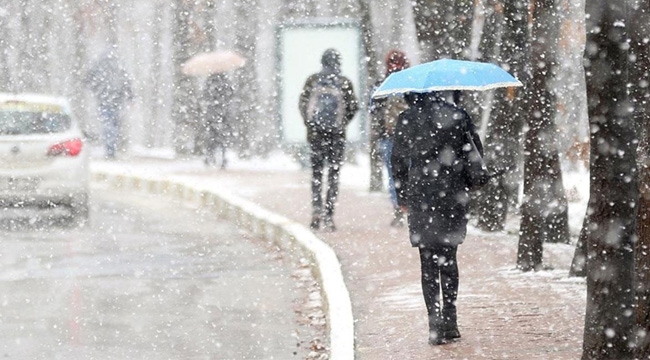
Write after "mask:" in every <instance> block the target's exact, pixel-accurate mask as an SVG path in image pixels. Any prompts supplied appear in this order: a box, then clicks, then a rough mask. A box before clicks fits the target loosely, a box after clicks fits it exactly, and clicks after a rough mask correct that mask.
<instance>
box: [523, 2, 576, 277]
mask: <svg viewBox="0 0 650 360" xmlns="http://www.w3.org/2000/svg"><path fill="white" fill-rule="evenodd" d="M557 32H558V31H557V15H556V11H555V1H554V0H536V1H535V2H534V9H533V29H532V35H531V38H532V43H531V61H530V63H531V64H534V66H532V69H531V72H532V77H531V80H530V82H529V86H528V87H527V89H526V98H527V99H528V103H527V104H528V111H527V121H528V127H529V129H528V131H527V132H526V135H525V138H524V154H525V162H524V201H523V205H522V219H521V228H520V232H519V233H520V237H519V247H518V253H517V267H518V268H519V269H521V270H523V271H530V270H540V269H541V266H542V255H543V251H544V248H543V244H544V242H545V241H553V242H563V243H568V242H569V221H568V204H567V199H566V195H565V193H564V186H563V184H562V171H561V169H560V158H559V156H558V152H557V147H556V144H555V137H556V133H557V132H556V129H555V124H554V122H553V117H554V114H555V101H554V96H555V94H554V93H553V92H552V91H551V89H550V87H549V80H550V79H551V77H552V76H553V69H554V67H555V59H554V51H555V49H556V41H557V36H556V35H557Z"/></svg>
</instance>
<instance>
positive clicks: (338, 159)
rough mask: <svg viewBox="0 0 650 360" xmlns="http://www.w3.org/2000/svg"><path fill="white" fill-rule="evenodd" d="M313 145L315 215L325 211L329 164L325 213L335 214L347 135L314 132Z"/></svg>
mask: <svg viewBox="0 0 650 360" xmlns="http://www.w3.org/2000/svg"><path fill="white" fill-rule="evenodd" d="M309 145H310V147H311V170H312V178H311V194H312V198H311V202H312V207H313V211H314V215H318V216H320V215H321V213H322V211H323V197H322V194H321V193H322V190H323V172H324V170H325V166H327V197H326V199H325V208H324V210H325V215H326V216H329V217H331V216H332V215H333V214H334V205H335V203H336V198H337V196H338V194H339V172H340V170H341V166H342V165H343V153H344V150H345V136H344V135H342V134H328V133H325V134H313V135H312V136H311V138H310V142H309Z"/></svg>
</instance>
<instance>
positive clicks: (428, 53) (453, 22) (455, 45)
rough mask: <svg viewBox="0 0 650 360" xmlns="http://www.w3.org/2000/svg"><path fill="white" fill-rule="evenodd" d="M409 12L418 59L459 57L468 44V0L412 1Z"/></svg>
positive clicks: (471, 4) (470, 7)
mask: <svg viewBox="0 0 650 360" xmlns="http://www.w3.org/2000/svg"><path fill="white" fill-rule="evenodd" d="M412 4H413V15H414V17H415V28H416V29H415V30H416V32H417V37H418V41H419V42H420V49H421V50H422V62H426V61H432V60H436V59H440V58H452V59H463V58H466V51H467V48H468V47H469V42H470V37H471V30H472V19H473V15H474V11H473V7H474V2H473V1H472V0H442V1H436V0H415V1H413V2H412Z"/></svg>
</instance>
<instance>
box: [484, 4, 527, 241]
mask: <svg viewBox="0 0 650 360" xmlns="http://www.w3.org/2000/svg"><path fill="white" fill-rule="evenodd" d="M502 6H503V13H504V15H503V16H504V20H505V21H504V23H505V24H504V29H503V36H502V41H501V44H502V45H501V50H500V54H501V56H500V58H499V59H498V63H499V64H500V65H501V67H503V68H505V69H509V70H510V72H511V73H512V74H513V75H514V76H515V77H517V78H518V79H519V80H520V81H522V82H523V83H524V85H525V84H526V72H525V66H526V48H527V46H526V42H527V39H528V36H527V33H528V28H527V26H528V1H524V0H505V1H503V3H502ZM525 99H526V98H525V97H524V96H523V90H521V89H517V88H510V89H507V90H506V89H503V90H496V91H495V94H494V100H493V109H492V112H491V113H490V118H489V120H488V124H487V133H486V136H485V162H486V165H487V166H488V168H490V169H506V170H507V171H506V174H504V176H500V177H498V178H496V179H493V180H491V181H490V182H489V183H488V184H487V185H486V186H485V187H483V189H481V192H482V194H481V201H479V207H478V215H479V220H478V226H479V227H480V228H481V229H483V230H486V231H499V230H502V229H503V228H504V227H505V221H506V216H507V213H508V208H509V204H510V202H511V199H510V198H511V197H512V196H513V195H514V196H516V195H517V189H518V187H519V186H518V185H519V181H518V180H519V172H518V168H519V159H520V158H521V143H520V141H519V139H520V138H521V129H522V124H523V121H522V119H523V116H522V114H521V112H520V111H519V110H520V108H519V107H520V104H521V102H523V101H525Z"/></svg>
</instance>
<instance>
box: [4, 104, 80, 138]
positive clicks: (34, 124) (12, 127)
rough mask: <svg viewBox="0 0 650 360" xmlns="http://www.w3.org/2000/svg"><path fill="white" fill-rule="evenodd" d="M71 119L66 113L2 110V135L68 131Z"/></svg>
mask: <svg viewBox="0 0 650 360" xmlns="http://www.w3.org/2000/svg"><path fill="white" fill-rule="evenodd" d="M69 128H70V117H69V116H68V115H66V114H64V113H56V112H47V111H24V110H6V109H0V134H2V135H30V134H49V133H56V132H62V131H65V130H68V129H69Z"/></svg>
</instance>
